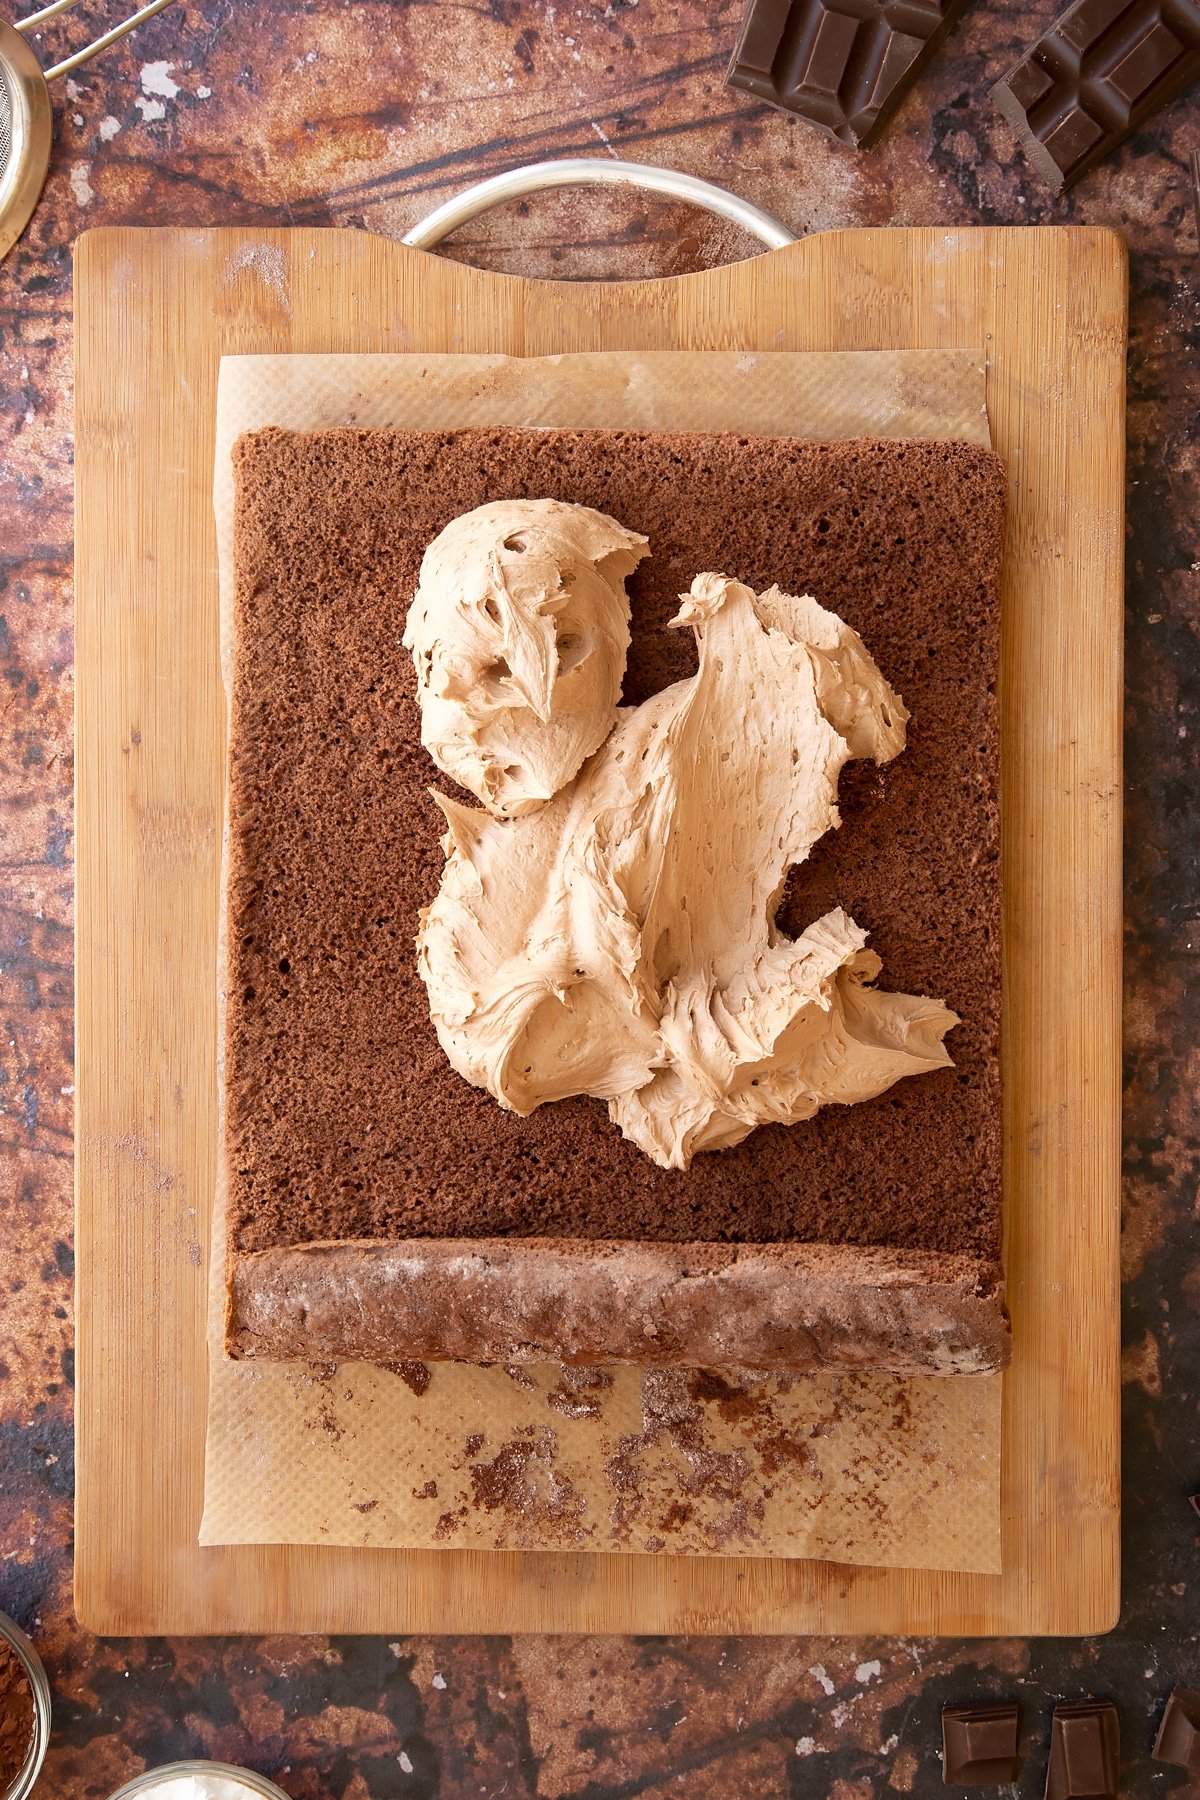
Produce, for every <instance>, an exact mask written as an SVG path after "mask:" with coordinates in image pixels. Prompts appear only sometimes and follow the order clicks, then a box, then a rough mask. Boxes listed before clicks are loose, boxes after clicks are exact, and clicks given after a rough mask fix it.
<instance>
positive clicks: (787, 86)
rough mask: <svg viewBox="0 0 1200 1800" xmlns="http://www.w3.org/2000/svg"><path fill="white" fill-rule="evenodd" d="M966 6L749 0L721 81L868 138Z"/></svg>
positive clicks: (959, 2)
mask: <svg viewBox="0 0 1200 1800" xmlns="http://www.w3.org/2000/svg"><path fill="white" fill-rule="evenodd" d="M966 3H967V0H884V3H883V4H882V5H879V4H875V5H871V6H866V7H864V6H863V5H861V3H858V4H856V0H791V3H790V4H789V0H751V4H750V10H749V11H748V12H747V14H746V18H745V21H744V23H743V25H742V35H741V38H740V40H739V42H738V47H737V49H736V50H735V51H734V55H733V61H732V62H731V63H730V65H729V69H728V72H727V74H726V76H725V81H726V85H727V86H729V87H736V88H744V89H745V90H746V92H747V93H749V94H756V95H757V96H758V98H759V99H760V100H768V101H770V103H771V105H772V106H781V107H783V108H784V110H785V111H787V112H793V113H798V114H799V116H800V117H801V118H802V119H807V120H808V122H809V124H810V125H818V126H820V128H821V130H822V131H828V132H831V133H832V134H833V136H834V137H836V138H840V139H841V140H842V142H843V143H844V144H858V145H862V144H866V143H869V142H870V140H871V139H872V138H873V137H874V136H875V134H876V133H877V132H878V131H879V129H880V127H881V126H882V125H883V123H884V121H885V120H886V119H887V117H888V115H889V114H890V113H891V112H893V111H894V110H895V108H896V107H897V106H898V105H899V103H900V101H901V100H902V99H903V97H904V95H905V94H906V93H907V92H908V89H909V88H910V87H911V86H912V84H913V82H914V81H915V80H916V77H917V71H918V69H919V68H920V66H921V64H922V63H923V62H924V61H925V60H926V59H927V58H928V57H929V55H930V54H931V53H932V51H933V50H934V48H935V46H936V45H937V44H938V43H939V42H940V41H941V39H942V37H943V36H944V35H945V33H946V32H947V31H948V30H949V28H950V26H951V24H952V23H953V21H954V20H955V19H956V18H957V17H958V15H959V14H960V13H961V12H962V11H963V10H964V8H965V6H966Z"/></svg>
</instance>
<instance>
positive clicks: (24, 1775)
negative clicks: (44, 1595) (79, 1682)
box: [0, 1613, 50, 1800]
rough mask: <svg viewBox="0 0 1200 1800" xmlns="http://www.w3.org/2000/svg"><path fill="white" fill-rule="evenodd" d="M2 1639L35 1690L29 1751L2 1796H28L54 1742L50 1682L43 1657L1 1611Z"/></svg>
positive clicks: (3, 1799)
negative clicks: (51, 1728)
mask: <svg viewBox="0 0 1200 1800" xmlns="http://www.w3.org/2000/svg"><path fill="white" fill-rule="evenodd" d="M0 1639H2V1640H3V1641H4V1642H5V1643H6V1644H10V1645H11V1646H12V1648H13V1649H14V1650H15V1651H16V1653H17V1655H18V1656H19V1657H20V1659H21V1663H22V1665H23V1666H24V1669H25V1673H26V1675H28V1677H29V1687H30V1692H31V1693H32V1694H33V1742H32V1743H31V1744H30V1746H29V1755H28V1756H27V1757H26V1758H25V1761H24V1764H23V1765H22V1767H21V1771H20V1773H19V1774H18V1775H17V1776H16V1777H15V1779H14V1780H13V1781H12V1783H11V1784H10V1785H9V1786H8V1787H7V1788H6V1789H5V1791H4V1793H3V1794H2V1795H0V1800H26V1796H27V1795H29V1794H31V1793H32V1792H33V1784H34V1782H35V1781H36V1780H37V1778H38V1776H39V1775H40V1774H41V1772H42V1764H43V1763H44V1762H45V1760H46V1751H47V1749H48V1747H49V1744H50V1683H49V1682H48V1681H47V1680H46V1671H45V1669H43V1667H42V1659H41V1657H40V1656H39V1655H38V1653H37V1651H36V1650H35V1649H34V1647H33V1645H32V1644H31V1643H30V1641H29V1639H28V1638H27V1637H26V1636H25V1633H24V1632H23V1631H22V1630H21V1627H20V1626H19V1625H16V1624H14V1623H13V1621H12V1620H11V1619H10V1618H9V1617H8V1614H7V1613H0Z"/></svg>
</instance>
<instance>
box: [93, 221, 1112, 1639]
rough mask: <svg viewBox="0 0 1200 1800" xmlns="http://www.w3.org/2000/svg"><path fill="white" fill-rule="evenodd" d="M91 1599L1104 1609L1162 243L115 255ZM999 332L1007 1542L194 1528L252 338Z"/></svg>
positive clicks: (97, 1032)
mask: <svg viewBox="0 0 1200 1800" xmlns="http://www.w3.org/2000/svg"><path fill="white" fill-rule="evenodd" d="M75 291H76V345H77V352H76V354H77V411H76V417H77V449H76V508H77V519H76V536H77V552H76V591H77V608H78V612H77V670H78V690H79V693H78V712H77V744H78V748H77V776H76V784H77V785H76V802H77V832H78V1000H77V1015H78V1016H77V1026H78V1072H77V1076H76V1087H77V1253H78V1314H79V1318H78V1410H77V1440H78V1501H77V1530H76V1603H77V1607H78V1611H79V1614H80V1617H81V1619H82V1620H83V1622H84V1624H85V1625H87V1626H89V1627H91V1628H92V1629H94V1630H96V1631H99V1632H103V1633H111V1634H142V1633H166V1632H173V1633H225V1632H238V1631H254V1632H292V1631H322V1632H325V1631H329V1632H339V1633H342V1632H355V1631H361V1632H382V1631H387V1632H421V1631H438V1632H460V1631H486V1632H518V1631H571V1632H588V1631H605V1632H637V1633H642V1632H647V1633H661V1632H713V1633H725V1632H786V1633H789V1634H792V1633H807V1632H812V1633H829V1632H851V1633H904V1634H936V1633H945V1634H954V1635H962V1636H975V1635H989V1634H1005V1635H1007V1634H1014V1635H1033V1634H1040V1633H1056V1634H1057V1633H1068V1634H1070V1633H1080V1634H1082V1633H1091V1632H1095V1631H1102V1630H1105V1629H1107V1628H1108V1627H1109V1626H1111V1625H1112V1624H1113V1623H1114V1622H1115V1618H1116V1612H1117V1606H1118V1588H1119V1357H1118V1348H1119V1337H1118V1334H1119V1274H1118V1262H1117V1252H1118V1223H1119V1187H1118V1179H1119V1156H1120V952H1121V844H1120V828H1121V711H1122V666H1121V643H1122V563H1123V482H1124V472H1123V471H1124V366H1125V311H1126V273H1125V258H1124V250H1123V247H1122V245H1121V243H1120V241H1119V239H1117V238H1116V237H1115V236H1114V235H1113V234H1111V233H1108V232H1103V231H1093V230H1086V229H1076V230H1068V229H1050V230H1031V229H1030V230H1021V229H1009V230H979V231H954V232H945V231H939V230H919V231H888V230H863V231H852V232H838V233H828V234H822V235H820V236H817V237H813V238H809V239H807V240H805V241H804V242H802V243H800V244H796V245H793V246H791V247H790V248H788V249H786V250H778V251H773V252H771V253H770V254H769V255H765V256H760V257H757V258H755V259H754V260H752V261H750V262H746V263H741V264H736V265H733V266H731V267H729V268H725V269H720V270H715V271H711V272H709V273H706V274H702V275H692V276H683V277H676V278H674V279H672V280H668V281H659V282H647V283H622V284H612V285H609V284H587V285H572V284H559V283H539V282H526V281H521V280H517V279H513V278H511V277H506V276H485V275H481V274H479V273H478V272H476V271H473V270H470V269H467V268H464V267H462V266H460V265H458V264H455V263H451V262H446V261H443V260H440V259H438V258H436V257H433V256H430V255H427V254H425V253H424V252H421V251H415V250H408V249H406V248H404V247H403V246H400V245H397V244H394V243H391V242H389V241H387V240H385V239H381V238H376V237H371V236H368V235H366V234H363V233H356V232H348V231H268V232H255V231H250V230H244V229H234V230H227V231H173V230H172V231H137V230H117V231H99V232H91V233H88V234H86V235H85V236H84V237H83V238H82V239H81V240H80V243H79V247H78V251H77V256H76V289H75ZM979 345H983V346H985V347H986V349H987V352H988V355H989V376H988V405H989V413H990V417H991V424H992V433H993V440H994V443H995V446H996V448H997V449H998V450H999V451H1000V453H1001V455H1002V456H1003V457H1004V458H1005V459H1006V463H1007V466H1008V470H1009V476H1010V493H1011V509H1012V510H1011V519H1010V526H1009V540H1008V552H1007V568H1006V576H1005V582H1006V587H1005V601H1004V603H1005V624H1004V652H1003V655H1004V698H1003V706H1004V783H1005V980H1006V1044H1005V1081H1006V1099H1005V1159H1006V1161H1005V1181H1006V1193H1007V1204H1008V1214H1007V1219H1008V1247H1007V1261H1008V1277H1009V1295H1010V1303H1011V1307H1012V1313H1013V1323H1014V1330H1015V1337H1016V1355H1015V1361H1014V1367H1013V1371H1012V1373H1011V1375H1010V1376H1009V1377H1008V1379H1007V1382H1006V1391H1005V1421H1004V1458H1005V1472H1004V1496H1003V1510H1004V1566H1005V1572H1004V1574H1003V1575H1000V1576H980V1575H953V1574H946V1573H926V1572H914V1571H900V1570H872V1569H850V1568H848V1567H846V1566H844V1565H834V1564H822V1563H812V1562H789V1561H783V1560H779V1561H763V1560H760V1559H751V1558H746V1559H739V1558H736V1557H704V1558H694V1557H674V1558H673V1557H647V1556H620V1555H605V1556H588V1555H584V1554H579V1555H558V1554H555V1555H547V1554H538V1553H517V1552H511V1553H495V1552H470V1551H452V1550H447V1551H365V1550H353V1549H334V1548H321V1547H315V1548H263V1549H248V1548H244V1547H227V1548H209V1549H203V1550H202V1549H200V1548H199V1547H198V1545H197V1528H198V1525H199V1519H200V1511H201V1503H202V1489H203V1431H204V1411H205V1383H206V1379H207V1376H206V1365H205V1345H204V1311H205V1270H206V1265H207V1252H208V1229H209V1213H210V1208H211V1196H212V1190H213V1182H214V1174H215V1151H216V1143H215V1124H214V1121H215V1107H216V1083H215V1037H216V1003H215V979H214V973H213V971H214V967H215V956H216V935H217V915H218V904H219V893H218V886H219V864H220V833H221V782H222V774H223V771H222V747H223V742H224V714H223V699H222V693H221V682H220V672H219V666H218V655H217V589H216V568H215V544H214V531H213V522H212V511H211V476H212V441H213V408H214V400H215V390H216V374H217V363H218V360H219V358H220V356H221V355H222V354H232V353H237V352H264V351H271V352H280V351H284V352H286V351H330V350H346V351H349V350H357V351H379V350H387V351H397V350H440V351H455V350H472V351H503V352H507V353H509V354H513V355H545V354H550V353H553V352H556V351H565V350H602V349H616V348H624V349H628V348H648V349H671V348H689V349H718V348H719V349H746V350H778V349H791V350H823V349H884V348H889V349H890V348H895V349H905V348H916V349H927V348H938V347H951V346H957V347H963V348H971V347H976V346H979Z"/></svg>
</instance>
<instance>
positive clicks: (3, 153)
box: [0, 62, 12, 181]
mask: <svg viewBox="0 0 1200 1800" xmlns="http://www.w3.org/2000/svg"><path fill="white" fill-rule="evenodd" d="M11 150H12V99H11V96H10V94H9V90H8V80H7V77H6V76H5V73H4V64H3V63H2V62H0V181H2V180H3V179H4V171H5V170H6V169H7V167H8V158H9V153H10V152H11Z"/></svg>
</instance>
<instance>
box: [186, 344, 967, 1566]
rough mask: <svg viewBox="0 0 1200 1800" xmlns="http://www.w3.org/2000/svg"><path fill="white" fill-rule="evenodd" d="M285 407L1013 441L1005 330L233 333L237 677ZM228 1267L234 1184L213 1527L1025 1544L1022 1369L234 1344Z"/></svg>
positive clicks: (228, 577)
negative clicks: (843, 334) (1010, 1412)
mask: <svg viewBox="0 0 1200 1800" xmlns="http://www.w3.org/2000/svg"><path fill="white" fill-rule="evenodd" d="M264 425H280V426H285V427H289V428H291V429H294V430H314V429H319V428H323V427H329V426H337V425H353V426H359V427H388V426H391V427H400V428H410V429H412V428H417V429H422V428H423V429H447V428H454V427H461V426H465V425H515V426H530V427H537V426H552V425H557V426H566V427H573V428H577V429H586V428H589V427H590V428H622V427H624V428H630V429H636V428H641V429H647V430H704V431H735V432H757V433H760V434H765V435H772V436H789V437H808V438H845V437H858V436H873V437H879V436H883V437H954V438H965V439H969V440H970V441H971V442H973V443H980V444H987V443H988V442H989V441H990V439H989V434H988V426H987V416H986V411H985V407H984V367H983V358H982V354H981V353H980V354H974V353H970V352H962V351H896V352H881V353H875V352H839V353H829V354H812V353H793V352H783V353H775V354H769V353H768V354H763V353H749V352H748V353H737V352H704V351H678V352H676V351H651V352H629V353H625V352H603V353H597V354H589V355H575V356H562V357H546V358H540V359H528V360H525V359H518V358H510V357H502V356H453V355H451V356H290V357H289V356H277V357H273V356H253V357H227V358H225V359H224V360H223V361H222V364H221V372H220V381H219V389H218V406H217V445H216V471H215V475H216V481H215V496H214V498H215V506H216V515H217V533H218V551H219V565H220V580H221V641H222V663H223V667H224V669H225V674H226V680H227V681H228V673H229V659H230V655H231V648H232V646H231V643H230V635H229V625H230V620H231V617H232V608H231V605H230V600H231V593H232V580H233V568H232V517H233V480H232V469H231V465H230V457H229V452H230V448H231V446H232V444H233V442H234V440H235V438H237V437H238V436H239V434H240V433H241V432H243V431H248V430H253V429H255V428H257V427H260V426H264ZM731 573H734V574H736V570H734V571H731ZM389 653H391V652H389ZM395 654H399V652H398V651H396V652H395ZM223 1267H224V1238H223V1209H222V1205H221V1197H220V1196H218V1201H217V1216H216V1218H215V1220H214V1231H213V1257H212V1270H211V1302H210V1319H209V1350H210V1382H209V1402H208V1439H207V1450H206V1462H205V1503H204V1516H203V1521H202V1524H201V1529H200V1542H201V1543H202V1544H226V1543H336V1544H361V1545H370V1546H374V1547H384V1546H393V1547H394V1546H407V1547H410V1548H429V1547H435V1548H436V1547H440V1546H445V1547H459V1548H476V1549H478V1548H494V1549H517V1548H519V1549H543V1550H564V1549H569V1550H593V1551H610V1550H635V1551H645V1552H661V1551H667V1552H672V1553H676V1554H678V1553H704V1554H712V1553H714V1552H722V1551H724V1552H728V1553H731V1554H732V1553H736V1554H738V1555H759V1556H789V1557H818V1558H826V1559H832V1560H835V1561H839V1562H850V1563H869V1564H877V1565H888V1566H895V1567H904V1568H936V1569H963V1570H972V1571H980V1572H984V1573H995V1572H997V1571H998V1570H999V1568H1000V1402H1001V1380H1002V1378H1001V1377H1000V1376H975V1377H969V1378H953V1377H936V1378H935V1377H930V1378H920V1379H908V1380H904V1379H899V1378H897V1377H895V1376H889V1375H872V1374H857V1375H813V1376H782V1375H771V1374H761V1375H748V1374H747V1373H746V1372H745V1371H738V1372H734V1371H730V1370H724V1371H720V1372H717V1371H711V1370H710V1371H694V1370H637V1369H628V1368H623V1369H607V1370H601V1369H584V1370H581V1369H574V1370H566V1369H563V1368H561V1367H559V1366H558V1365H533V1366H524V1367H520V1368H517V1367H512V1368H508V1369H504V1368H497V1367H493V1368H478V1367H474V1366H471V1365H467V1364H455V1363H445V1364H433V1365H427V1364H424V1363H415V1362H414V1363H411V1364H405V1365H401V1366H399V1367H397V1368H395V1369H381V1368H373V1367H370V1366H367V1365H365V1364H351V1365H342V1366H341V1367H339V1368H336V1369H330V1368H314V1367H307V1366H305V1365H300V1364H285V1363H265V1362H257V1363H234V1362H230V1361H229V1360H228V1359H227V1358H226V1357H225V1355H224V1353H223V1348H222V1343H221V1326H222V1312H223V1289H224V1274H223Z"/></svg>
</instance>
